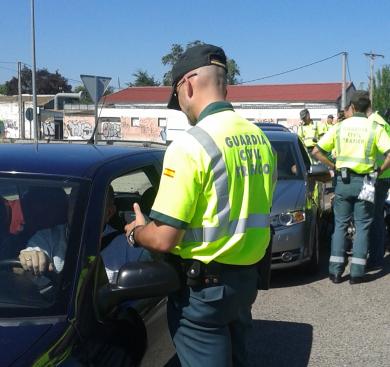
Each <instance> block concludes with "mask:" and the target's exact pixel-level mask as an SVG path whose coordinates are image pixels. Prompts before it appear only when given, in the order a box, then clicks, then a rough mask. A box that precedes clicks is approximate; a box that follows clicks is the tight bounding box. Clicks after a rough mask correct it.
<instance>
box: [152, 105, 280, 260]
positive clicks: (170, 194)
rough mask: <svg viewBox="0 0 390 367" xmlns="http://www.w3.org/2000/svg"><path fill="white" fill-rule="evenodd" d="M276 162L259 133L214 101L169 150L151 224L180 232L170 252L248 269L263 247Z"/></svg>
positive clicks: (265, 243) (263, 137)
mask: <svg viewBox="0 0 390 367" xmlns="http://www.w3.org/2000/svg"><path fill="white" fill-rule="evenodd" d="M275 167H276V156H275V155H274V153H273V151H272V147H271V145H270V143H269V141H268V139H267V138H266V136H265V135H264V133H263V132H262V131H261V130H260V129H259V128H258V127H257V126H256V125H254V124H252V123H250V122H249V121H247V120H246V119H244V118H242V117H241V116H239V115H238V114H237V113H236V112H235V111H234V110H233V107H232V105H231V104H230V103H227V102H216V103H212V104H211V105H209V106H208V107H207V108H206V109H205V110H204V111H203V112H202V113H201V115H200V117H199V121H198V123H197V125H196V126H195V127H193V128H191V129H189V130H188V131H187V132H186V133H185V134H183V136H182V137H181V138H180V139H176V140H175V141H173V142H172V144H171V145H170V146H169V147H168V149H167V151H166V154H165V158H164V167H163V175H162V177H161V182H160V188H159V191H158V194H157V197H156V200H155V202H154V205H153V208H152V211H151V214H150V217H151V218H153V219H155V220H158V221H160V222H163V223H165V224H168V225H171V226H173V227H175V228H181V229H185V235H184V237H183V239H182V241H181V242H180V243H178V244H177V246H176V247H174V248H173V249H172V253H173V254H175V255H179V256H181V257H182V258H184V259H197V260H200V261H202V262H204V263H209V262H210V261H213V260H214V261H217V262H220V263H224V264H236V265H251V264H254V263H256V262H258V261H259V260H260V259H261V258H262V257H263V256H264V254H265V251H266V248H267V246H268V243H269V240H270V227H269V224H270V218H269V216H270V208H271V203H272V195H273V190H274V187H275V181H276V169H275Z"/></svg>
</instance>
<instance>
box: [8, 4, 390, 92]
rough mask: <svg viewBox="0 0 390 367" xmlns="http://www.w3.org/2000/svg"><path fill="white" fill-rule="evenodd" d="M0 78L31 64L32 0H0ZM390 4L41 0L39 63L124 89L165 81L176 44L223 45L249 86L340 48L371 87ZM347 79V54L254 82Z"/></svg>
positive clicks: (388, 51) (359, 79)
mask: <svg viewBox="0 0 390 367" xmlns="http://www.w3.org/2000/svg"><path fill="white" fill-rule="evenodd" d="M0 14H1V17H0V18H1V19H0V25H1V29H2V31H1V32H0V84H1V83H4V82H5V81H7V80H9V79H11V78H12V77H13V76H16V74H17V72H16V69H17V66H16V65H17V62H18V61H21V62H23V63H26V64H28V65H32V46H31V44H32V42H31V40H32V32H31V0H0ZM389 14H390V1H389V0H375V1H363V0H354V1H352V0H321V1H320V0H268V1H264V0H235V1H233V0H225V1H220V0H198V1H195V0H193V1H185V0H181V1H178V0H165V1H161V0H160V1H158V0H154V1H146V0H145V1H140V0H138V1H135V0H110V1H103V0H35V43H36V46H35V47H36V65H37V68H38V69H40V68H47V69H48V70H49V71H50V72H55V71H56V70H58V71H59V72H60V73H61V74H62V75H63V76H64V77H66V78H67V79H68V80H69V83H70V84H72V85H73V86H77V85H79V84H80V83H81V82H80V74H90V75H99V76H108V77H111V78H112V81H111V84H110V85H111V86H112V87H114V88H118V87H119V85H120V86H121V87H122V88H123V87H124V86H125V83H128V82H131V81H133V80H134V76H133V74H134V73H135V72H137V71H138V70H145V71H147V72H148V73H149V75H152V76H154V78H155V79H157V80H159V81H160V82H161V81H162V78H163V75H164V73H165V72H167V71H168V70H169V66H164V65H163V64H162V62H161V58H162V57H163V56H164V55H166V54H168V53H170V51H171V46H172V44H175V43H176V44H181V45H183V46H186V45H187V44H188V43H189V42H192V41H195V40H201V41H203V42H206V43H211V44H215V45H218V46H221V47H223V49H224V50H225V53H226V55H227V57H228V58H231V59H234V60H235V61H236V63H237V64H238V67H239V70H240V76H239V79H240V80H241V81H242V82H248V81H252V80H255V79H260V78H263V77H265V76H269V75H273V74H277V73H282V72H284V71H287V70H290V69H294V68H298V67H300V66H304V65H307V64H311V63H314V62H316V61H319V60H323V59H326V58H328V57H331V56H333V55H336V54H338V53H340V52H347V53H348V71H347V80H351V81H353V83H354V84H355V86H356V87H357V88H367V83H368V78H369V74H370V64H369V59H368V57H366V56H364V53H368V52H373V53H376V54H382V55H384V58H380V57H378V58H376V59H375V63H374V66H375V71H376V70H378V69H380V68H381V67H383V66H384V65H388V64H390V18H389ZM341 79H342V59H341V56H336V57H333V58H330V59H329V60H327V61H324V62H320V63H317V64H315V65H313V66H310V67H306V68H303V69H300V70H298V71H294V72H291V73H287V74H284V75H280V76H276V77H272V78H267V79H263V80H258V81H254V82H251V83H249V84H284V83H326V82H337V81H341Z"/></svg>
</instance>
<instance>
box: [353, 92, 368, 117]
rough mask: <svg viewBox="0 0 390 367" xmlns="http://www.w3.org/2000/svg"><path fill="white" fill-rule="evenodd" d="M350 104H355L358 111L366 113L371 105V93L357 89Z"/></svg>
mask: <svg viewBox="0 0 390 367" xmlns="http://www.w3.org/2000/svg"><path fill="white" fill-rule="evenodd" d="M348 104H353V105H354V107H355V111H356V112H362V113H366V112H367V110H368V109H369V108H370V107H371V101H370V95H369V93H368V92H367V91H366V90H357V91H355V92H354V93H353V94H352V96H351V99H350V101H349V103H348Z"/></svg>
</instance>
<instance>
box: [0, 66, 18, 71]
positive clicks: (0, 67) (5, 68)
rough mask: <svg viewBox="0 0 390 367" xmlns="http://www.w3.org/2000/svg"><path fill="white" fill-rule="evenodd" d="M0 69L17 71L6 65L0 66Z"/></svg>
mask: <svg viewBox="0 0 390 367" xmlns="http://www.w3.org/2000/svg"><path fill="white" fill-rule="evenodd" d="M0 69H4V70H11V71H13V72H17V70H15V69H11V68H7V67H5V66H0Z"/></svg>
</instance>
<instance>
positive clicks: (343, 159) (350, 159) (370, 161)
mask: <svg viewBox="0 0 390 367" xmlns="http://www.w3.org/2000/svg"><path fill="white" fill-rule="evenodd" d="M375 130H376V123H375V122H374V123H372V124H371V131H370V135H369V137H368V140H367V146H366V150H365V157H364V158H356V157H344V156H339V157H338V156H337V155H336V160H337V161H338V162H354V163H364V164H372V165H374V164H375V158H374V157H372V158H370V157H369V156H370V152H371V149H372V144H373V143H374V136H375ZM339 131H340V126H338V128H337V135H336V146H337V150H336V154H337V153H340V147H341V143H340V134H339Z"/></svg>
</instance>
